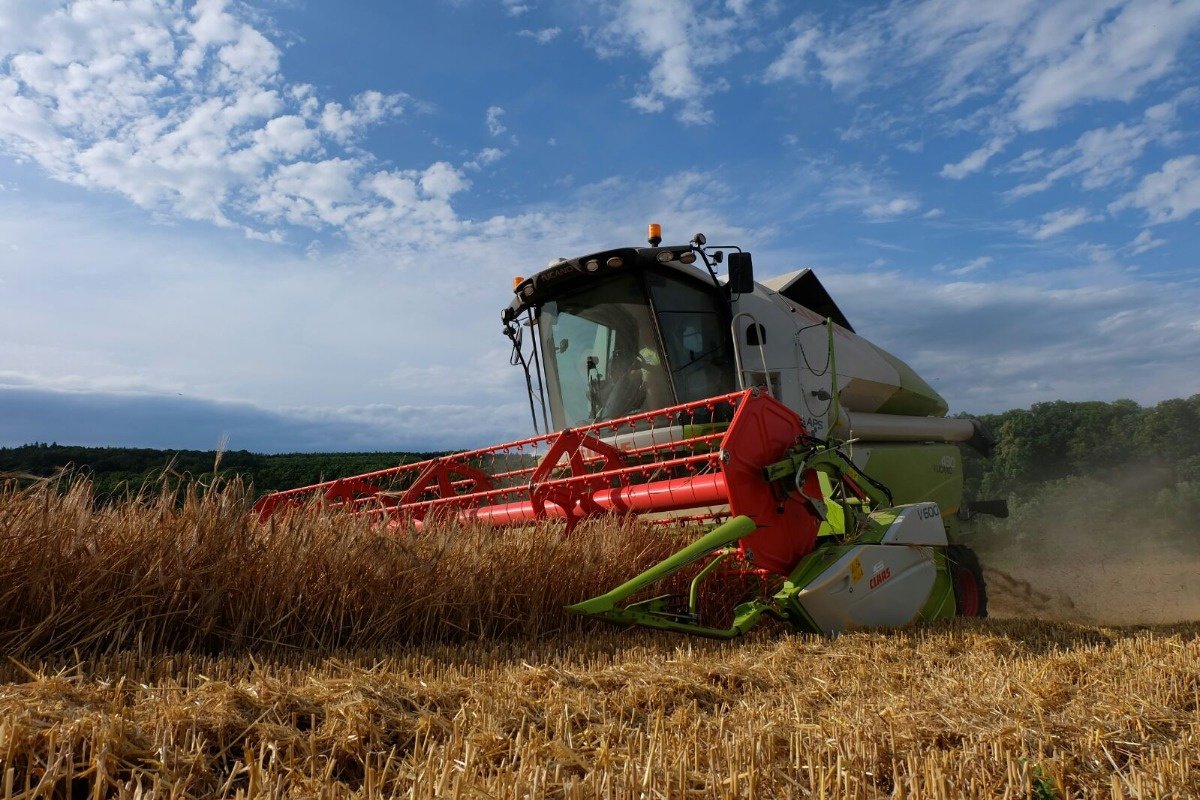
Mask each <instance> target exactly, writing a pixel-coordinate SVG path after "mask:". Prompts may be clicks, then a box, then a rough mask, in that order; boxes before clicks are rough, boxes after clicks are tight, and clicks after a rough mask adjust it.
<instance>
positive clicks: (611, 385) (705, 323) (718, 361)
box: [502, 247, 737, 430]
mask: <svg viewBox="0 0 1200 800" xmlns="http://www.w3.org/2000/svg"><path fill="white" fill-rule="evenodd" d="M694 261H695V254H694V249H693V248H692V247H682V248H657V247H652V248H640V249H633V248H624V249H621V250H611V251H605V252H601V253H595V254H592V255H588V256H583V257H582V258H578V259H572V260H570V261H568V260H560V261H558V262H555V263H554V264H552V265H551V266H550V267H548V268H546V269H544V270H542V271H541V272H539V273H538V274H537V275H534V276H533V277H532V278H528V279H520V280H519V281H517V282H516V286H515V289H514V292H515V294H516V297H515V298H514V300H513V302H512V304H511V305H510V306H509V307H508V308H506V309H505V310H504V312H503V314H502V318H503V321H504V323H505V333H506V334H507V335H508V336H509V338H510V339H512V340H513V344H514V361H515V363H520V364H521V365H522V366H524V367H525V369H526V378H527V386H528V388H529V391H530V407H531V411H533V412H534V415H535V420H536V410H535V407H536V406H537V405H538V399H539V398H538V397H537V395H538V394H541V395H542V397H541V398H540V399H541V400H542V401H543V403H542V406H543V407H542V416H543V420H544V418H545V410H546V407H547V406H548V407H549V414H550V420H549V421H548V422H545V424H546V425H547V427H548V429H550V430H562V429H563V428H570V427H578V426H582V425H588V424H590V423H593V422H599V421H603V420H609V419H615V418H617V417H623V416H628V415H630V414H636V413H638V412H642V411H652V410H655V409H660V408H666V407H669V406H673V405H677V404H680V403H687V402H690V401H694V400H701V399H704V398H707V397H712V396H714V395H720V394H725V393H728V392H732V391H735V390H736V389H737V376H736V367H735V360H734V354H733V344H732V341H731V334H730V314H729V306H728V302H727V300H726V299H725V297H724V287H723V286H722V285H721V284H719V283H718V282H717V280H716V278H715V277H713V276H712V274H711V272H708V273H706V272H705V271H703V270H700V269H697V268H696V267H693V266H691V265H690V264H691V262H694ZM524 331H530V332H531V333H532V336H531V338H532V339H533V347H532V348H531V352H529V353H523V352H522V351H521V347H520V344H521V343H520V340H521V338H522V336H523V334H524ZM518 359H519V360H518ZM539 362H540V371H539ZM531 370H532V371H533V372H534V373H537V375H536V377H537V378H538V387H537V389H535V386H534V381H533V380H532V379H531V378H530V371H531ZM541 374H544V376H545V382H544V384H542V383H541V381H540V378H541Z"/></svg>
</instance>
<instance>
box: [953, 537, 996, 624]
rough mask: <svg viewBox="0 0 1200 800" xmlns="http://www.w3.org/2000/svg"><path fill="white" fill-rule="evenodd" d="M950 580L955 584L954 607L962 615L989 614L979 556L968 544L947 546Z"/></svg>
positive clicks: (978, 615) (980, 615)
mask: <svg viewBox="0 0 1200 800" xmlns="http://www.w3.org/2000/svg"><path fill="white" fill-rule="evenodd" d="M946 561H947V565H948V567H949V568H950V581H951V583H952V584H953V585H954V608H955V613H956V614H957V615H958V616H960V617H986V616H987V585H986V584H985V583H984V582H983V568H982V567H980V566H979V556H977V555H975V551H974V550H972V549H971V548H969V547H967V546H966V545H961V544H952V545H950V546H949V547H948V548H946Z"/></svg>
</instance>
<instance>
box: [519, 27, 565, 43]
mask: <svg viewBox="0 0 1200 800" xmlns="http://www.w3.org/2000/svg"><path fill="white" fill-rule="evenodd" d="M560 33H562V28H539V29H538V30H528V29H526V30H520V31H517V35H518V36H525V37H527V38H529V39H533V40H534V41H535V42H537V43H538V44H550V42H553V41H554V40H555V39H557V38H558V35H559V34H560Z"/></svg>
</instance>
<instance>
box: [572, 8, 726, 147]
mask: <svg viewBox="0 0 1200 800" xmlns="http://www.w3.org/2000/svg"><path fill="white" fill-rule="evenodd" d="M739 9H740V10H741V11H744V7H741V6H738V5H737V4H735V6H734V7H732V8H726V7H725V6H722V5H720V4H714V3H711V2H707V3H706V2H703V0H620V2H619V3H617V5H616V6H615V7H614V8H613V9H612V10H611V11H609V16H610V19H609V23H608V24H607V25H606V26H605V27H604V29H603V31H602V32H601V35H600V36H598V37H594V38H593V40H592V46H593V48H595V49H596V50H597V52H598V53H599V54H600V55H602V56H615V55H617V54H618V52H624V51H622V50H618V49H617V48H616V47H615V46H614V44H613V43H614V42H625V43H628V44H629V45H630V46H632V47H634V48H636V49H637V51H638V52H639V53H640V54H641V55H642V57H643V58H645V59H647V60H649V61H650V62H652V66H651V68H650V74H649V85H648V86H647V87H646V88H645V89H644V90H643V91H641V92H639V93H637V94H636V95H634V96H633V97H631V98H630V99H629V103H630V105H632V106H633V107H634V108H636V109H637V110H639V111H642V112H646V113H657V112H661V111H664V110H666V108H667V106H668V105H672V106H674V105H678V106H679V107H680V111H679V113H678V118H679V120H680V121H681V122H683V123H684V124H687V125H703V124H707V123H709V122H711V121H712V118H713V117H712V111H711V110H710V109H709V108H708V107H707V106H706V105H705V100H706V99H707V97H708V96H709V95H711V94H713V93H714V92H718V91H723V90H724V89H725V88H726V86H727V84H726V82H725V81H724V80H723V79H721V78H719V77H718V78H710V77H707V76H706V75H705V73H706V71H707V69H708V68H709V67H712V66H714V65H716V64H720V63H722V62H724V61H726V60H728V59H729V58H731V57H732V56H733V55H734V53H735V52H736V51H737V43H736V40H735V38H734V37H733V35H732V34H733V33H734V31H735V30H737V28H738V26H739V24H742V16H741V14H740V13H738V12H739ZM731 10H732V11H734V14H733V15H732V16H731V15H730V14H729V11H731Z"/></svg>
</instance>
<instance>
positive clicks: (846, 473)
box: [256, 225, 1005, 637]
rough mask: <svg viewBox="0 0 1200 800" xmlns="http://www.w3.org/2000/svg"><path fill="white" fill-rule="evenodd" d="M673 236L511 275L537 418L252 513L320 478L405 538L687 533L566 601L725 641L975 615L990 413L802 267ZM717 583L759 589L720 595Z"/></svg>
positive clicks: (507, 330)
mask: <svg viewBox="0 0 1200 800" xmlns="http://www.w3.org/2000/svg"><path fill="white" fill-rule="evenodd" d="M660 242H661V233H660V231H659V229H658V226H657V225H651V226H650V238H649V244H650V246H649V247H642V248H619V249H615V250H606V251H603V252H598V253H593V254H591V255H585V256H582V257H579V258H572V259H559V260H557V261H555V262H553V263H551V264H550V265H549V266H548V267H547V268H545V269H543V270H541V271H540V272H538V273H537V274H535V275H533V276H532V277H528V278H517V279H516V280H515V282H514V297H513V299H512V301H511V302H510V303H509V305H508V307H507V308H505V309H504V310H503V311H502V314H501V316H502V320H503V326H504V327H503V330H504V334H505V335H506V336H507V337H508V338H509V339H510V340H511V342H512V348H513V349H512V355H513V357H512V361H513V363H514V364H515V365H518V366H520V367H521V368H522V370H523V371H524V377H525V384H526V388H527V390H528V393H529V407H530V412H531V414H532V416H533V422H534V427H535V432H537V431H541V432H539V433H538V435H536V436H533V437H531V438H528V439H523V440H521V441H516V442H511V443H508V444H503V445H499V446H496V447H488V448H484V449H481V450H472V451H469V452H463V453H455V454H452V455H447V456H444V457H441V458H435V459H432V460H429V461H424V462H420V463H415V464H408V465H404V466H400V467H396V468H394V469H387V470H383V471H380V472H373V473H369V474H366V475H359V476H356V477H351V478H343V479H339V480H334V481H329V482H326V483H321V484H318V485H316V486H310V487H305V488H301V489H294V490H291V491H285V492H278V493H275V494H271V495H267V496H266V497H264V498H263V499H262V500H260V501H259V503H258V505H257V507H256V510H257V512H258V513H259V514H260V515H261V516H262V517H263V518H264V519H265V518H266V517H268V516H270V515H271V514H272V513H276V512H277V511H278V510H279V509H280V508H281V507H283V506H295V505H300V504H304V503H306V502H309V501H311V500H312V498H313V497H314V496H319V497H323V498H324V501H325V503H326V504H328V505H332V506H336V507H340V508H344V509H347V510H350V511H353V512H354V513H359V514H366V515H374V516H378V517H379V518H380V520H381V522H386V523H387V524H388V525H390V526H393V527H395V528H396V529H398V535H419V531H420V530H421V529H422V528H424V527H426V526H430V525H436V524H439V523H442V524H445V523H446V522H449V521H460V522H469V523H477V524H488V525H495V526H528V525H530V524H534V523H538V522H539V521H543V520H556V521H560V522H561V524H562V527H563V530H564V534H565V535H569V534H570V531H571V530H572V529H573V528H574V527H575V526H576V525H577V524H578V523H579V522H580V521H582V520H585V519H589V518H592V517H596V516H600V515H609V516H626V515H638V516H640V517H641V518H643V519H645V520H647V521H650V522H653V523H655V524H656V525H670V526H680V525H683V526H687V527H686V528H685V530H688V531H694V536H693V537H692V540H691V541H690V542H689V543H688V544H686V546H684V547H683V549H681V550H679V552H677V553H676V554H675V555H673V556H671V557H670V558H668V559H666V560H664V561H662V562H661V563H659V564H657V565H655V566H653V567H652V568H650V569H647V570H646V571H644V572H642V573H641V574H640V575H637V576H636V577H633V578H632V579H631V580H629V581H628V582H627V583H625V584H623V585H621V586H618V587H616V588H615V589H613V590H612V591H610V592H608V593H607V594H605V595H602V596H600V597H596V598H593V599H590V600H586V601H584V602H580V603H578V604H576V605H573V606H570V607H569V610H570V611H572V612H575V613H579V614H586V615H590V616H593V617H598V618H600V619H604V620H609V621H611V622H615V623H620V624H634V625H642V626H647V627H651V628H658V629H665V630H671V631H681V632H686V633H694V634H700V635H704V636H714V637H732V636H737V635H739V634H741V633H744V632H745V631H747V630H748V629H749V628H751V627H752V626H753V625H754V624H755V623H756V622H757V621H759V620H760V618H761V617H762V616H763V615H764V614H765V615H769V616H772V617H775V618H779V619H783V620H786V621H787V622H789V623H791V624H792V625H794V626H795V627H796V628H799V629H804V630H811V631H818V632H823V633H827V634H829V633H835V632H837V631H840V630H842V629H844V628H847V627H861V626H886V625H903V624H906V623H909V622H913V621H916V620H932V619H938V618H943V617H950V616H954V615H955V614H958V615H963V616H983V615H984V614H985V613H986V604H987V599H986V594H985V588H984V583H983V577H982V574H981V572H980V568H979V563H978V561H977V559H976V557H975V555H974V553H972V552H971V550H969V549H968V548H967V547H965V546H963V545H961V544H958V543H956V540H957V536H958V528H959V522H960V520H962V519H965V518H969V516H970V515H971V514H972V513H978V512H981V511H982V512H986V513H994V514H1004V513H1005V512H1004V509H1003V504H1002V503H976V504H974V506H973V507H972V508H968V506H967V505H966V504H965V503H964V501H963V497H962V494H963V471H962V454H961V453H960V450H959V447H960V445H964V444H965V445H967V446H972V447H974V448H976V449H978V450H980V451H983V452H985V453H986V452H987V451H988V450H989V449H990V443H989V441H988V437H987V435H986V433H985V432H984V431H983V429H982V428H981V427H980V426H979V424H978V423H977V422H975V421H973V420H969V419H957V418H947V417H946V416H945V414H946V410H947V407H946V403H945V401H943V400H942V398H941V397H940V396H939V395H938V394H937V392H935V391H934V390H933V389H932V388H930V386H929V385H928V384H927V383H925V381H923V380H922V379H921V378H920V377H918V376H917V374H916V373H915V372H914V371H913V370H912V369H910V368H909V367H908V366H907V365H906V364H904V363H903V362H901V361H900V360H899V359H897V358H896V357H894V356H892V355H890V354H889V353H887V352H885V351H883V350H881V349H880V348H879V347H877V346H875V345H873V344H872V343H870V342H868V341H867V340H866V339H863V338H862V337H860V336H858V335H856V334H855V332H854V328H853V327H852V326H851V324H850V322H849V321H848V320H847V319H846V317H845V316H843V314H842V312H841V311H840V310H839V309H838V307H837V305H836V304H835V303H834V302H833V300H832V299H831V298H830V296H829V294H828V293H827V292H826V291H825V289H824V288H823V287H822V285H821V283H820V282H819V281H818V280H817V277H816V275H814V274H813V273H812V272H811V271H809V270H807V269H805V270H799V271H797V272H793V273H790V274H786V275H781V276H779V277H775V278H769V279H766V280H763V281H760V282H756V281H755V280H754V277H753V267H752V262H751V256H750V253H748V252H744V251H742V250H741V249H740V248H738V247H733V246H711V245H708V244H707V242H706V240H705V237H704V236H703V235H702V234H697V235H696V236H695V237H694V238H693V239H692V241H691V242H690V243H688V244H686V245H680V246H671V247H663V246H660ZM722 265H724V266H725V268H724V269H723V270H722V269H721V267H722ZM720 271H724V272H725V275H724V276H720V275H718V272H720ZM648 530H650V531H651V534H652V533H653V528H650V529H648ZM404 531H411V532H412V533H411V534H405V533H404ZM676 535H678V534H676ZM685 541H686V540H685ZM689 576H690V584H689V583H688V577H689ZM731 576H732V577H731ZM722 579H723V580H724V581H725V582H726V585H727V584H728V582H729V581H730V580H731V579H732V580H735V581H739V582H740V583H741V584H743V585H745V586H747V587H748V589H747V592H746V594H745V596H744V597H743V599H742V600H741V602H739V603H736V604H735V605H734V607H731V608H724V609H718V610H717V612H716V613H713V612H712V611H711V609H709V608H708V607H707V605H711V603H709V604H707V605H706V603H705V598H706V597H708V596H711V593H707V592H706V589H707V587H708V586H709V585H710V584H709V582H710V581H712V580H722ZM656 585H659V586H666V585H671V586H673V587H674V588H675V589H676V593H674V594H662V595H657V596H654V588H655V587H656ZM684 587H686V588H684ZM716 620H719V624H718V623H717V621H716Z"/></svg>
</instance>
